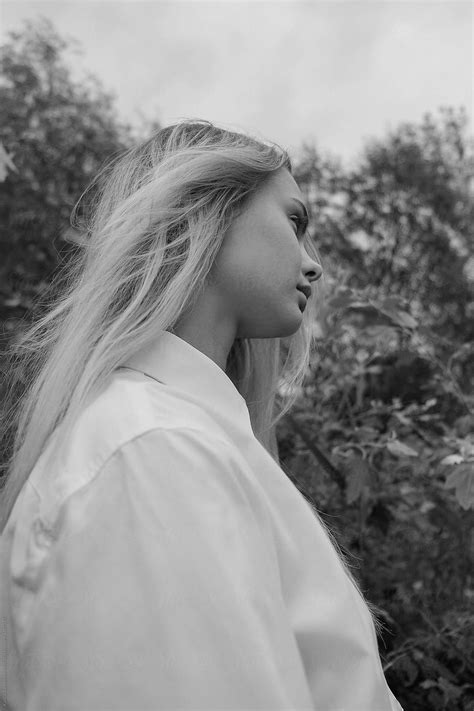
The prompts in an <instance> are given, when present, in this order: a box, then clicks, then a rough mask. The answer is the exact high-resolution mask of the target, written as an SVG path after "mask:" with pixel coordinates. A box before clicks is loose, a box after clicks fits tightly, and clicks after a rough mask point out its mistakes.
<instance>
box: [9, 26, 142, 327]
mask: <svg viewBox="0 0 474 711" xmlns="http://www.w3.org/2000/svg"><path fill="white" fill-rule="evenodd" d="M70 52H75V53H76V54H77V52H78V49H77V45H76V43H75V42H74V41H71V40H65V39H63V38H61V37H60V36H59V35H58V33H57V32H56V30H55V29H54V27H53V25H52V24H51V23H50V22H49V21H47V20H44V19H43V20H41V21H39V22H38V23H32V22H26V23H25V25H24V27H23V29H22V30H21V31H18V32H11V33H10V34H9V38H8V41H7V42H6V43H5V44H4V45H3V46H2V47H1V48H0V144H1V145H3V149H4V152H3V153H2V155H3V158H4V160H3V163H2V165H3V166H4V169H3V172H4V173H5V171H6V168H8V165H9V164H8V162H7V161H10V168H9V170H8V175H7V176H5V175H4V177H5V180H4V181H3V182H2V183H0V226H1V235H0V320H2V321H3V322H4V323H5V327H6V331H7V333H6V336H7V337H8V335H9V333H10V331H12V330H13V329H14V327H15V323H16V319H17V318H19V317H22V316H24V315H25V314H27V313H28V312H29V310H30V309H31V308H32V305H33V301H34V300H35V299H36V298H37V296H38V295H39V294H41V293H42V291H43V290H44V289H45V288H46V286H48V282H49V280H50V279H51V277H52V276H53V274H54V273H55V271H56V269H57V267H58V265H59V264H60V263H61V261H62V260H65V259H67V257H68V255H69V253H70V252H71V246H70V245H68V244H67V242H65V241H64V239H63V236H64V235H65V233H66V231H67V229H68V225H69V219H70V214H71V210H72V208H73V206H74V204H75V203H76V201H77V199H78V198H79V196H80V195H81V193H82V191H83V190H84V189H85V187H86V186H87V184H88V183H89V182H90V180H91V178H92V177H93V176H94V175H95V174H96V173H97V171H98V169H99V168H100V166H101V165H102V164H103V163H104V161H105V160H106V159H107V158H109V157H110V156H111V155H112V154H115V153H116V152H117V151H120V150H122V149H123V148H125V147H127V146H128V145H129V144H130V143H131V140H132V131H131V128H130V126H128V125H125V124H122V123H120V122H119V120H118V119H117V117H116V113H115V107H114V97H113V96H112V95H110V94H108V93H106V92H105V91H104V90H103V88H102V87H101V85H100V83H99V82H98V81H97V80H96V79H95V78H94V77H93V76H86V77H83V78H81V79H80V80H78V79H76V80H74V79H73V78H72V73H71V70H70V68H69V65H68V56H69V54H70ZM12 165H13V166H14V168H13V169H12V168H11V166H12ZM15 169H16V170H15Z"/></svg>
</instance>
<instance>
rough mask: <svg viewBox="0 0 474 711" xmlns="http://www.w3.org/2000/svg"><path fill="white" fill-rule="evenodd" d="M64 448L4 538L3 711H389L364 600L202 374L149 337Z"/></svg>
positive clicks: (0, 618)
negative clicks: (226, 710) (305, 710)
mask: <svg viewBox="0 0 474 711" xmlns="http://www.w3.org/2000/svg"><path fill="white" fill-rule="evenodd" d="M158 381H160V382H158ZM59 434H60V429H59V430H58V431H57V432H56V433H55V435H54V436H53V438H52V439H51V441H50V442H49V444H48V446H47V448H46V450H45V451H44V453H43V455H42V456H41V457H40V459H39V460H38V462H37V464H36V466H35V468H34V469H33V471H32V473H31V475H30V477H29V479H28V481H27V483H26V484H25V486H24V487H23V489H22V491H21V493H20V495H19V497H18V499H17V501H16V503H15V506H14V508H13V510H12V513H11V515H10V518H9V522H8V524H7V527H6V529H5V531H4V533H3V535H2V536H1V538H0V581H1V583H0V622H1V625H2V626H1V628H0V629H1V641H2V644H1V645H0V652H1V657H0V707H1V708H2V709H3V708H6V709H8V710H9V711H10V710H11V711H69V710H72V709H74V710H75V711H118V710H119V709H120V710H121V711H145V710H146V711H151V710H153V711H157V710H160V711H166V710H168V709H183V710H185V711H196V710H197V709H202V710H206V711H211V710H215V711H223V710H224V709H233V710H235V711H237V710H238V711H244V710H245V711H250V710H252V711H254V710H257V709H259V710H262V711H263V709H265V711H277V710H283V709H285V710H290V709H291V710H300V709H301V710H303V709H315V710H317V711H400V710H401V706H400V705H399V703H398V702H397V701H396V699H395V697H394V696H393V694H392V693H391V691H390V689H389V687H388V686H387V683H386V680H385V677H384V675H383V671H382V667H381V663H380V658H379V654H378V650H377V642H376V635H375V630H374V627H373V623H372V620H371V617H370V614H369V612H368V609H367V606H366V604H365V602H364V601H363V600H362V598H361V596H360V595H359V593H358V592H357V590H356V589H355V587H354V585H353V584H352V582H351V581H350V579H349V578H348V576H347V575H346V573H345V571H344V568H343V566H342V565H341V562H340V560H339V558H338V555H337V554H336V552H335V550H334V548H333V545H332V543H331V542H330V539H329V537H328V535H327V533H326V531H325V529H324V527H323V526H322V525H321V523H320V522H319V520H318V518H317V517H316V516H315V514H314V512H313V510H312V508H311V507H310V505H309V504H308V502H307V501H306V500H305V498H304V497H303V496H302V495H301V494H300V492H299V491H298V489H297V488H296V487H295V486H294V484H293V483H292V482H291V481H290V480H289V478H288V477H287V476H286V475H285V473H284V472H283V470H282V469H281V468H280V467H279V466H278V465H277V464H276V462H275V461H274V460H273V459H272V457H271V456H270V455H269V454H268V452H267V451H266V450H265V448H264V447H263V446H262V445H261V444H260V443H259V442H258V440H257V439H256V438H255V436H254V434H253V431H252V427H251V424H250V419H249V412H248V408H247V405H246V402H245V400H244V398H243V397H242V396H241V395H240V393H239V392H238V391H237V389H236V388H235V386H234V385H233V383H232V381H231V380H230V379H229V378H228V376H227V375H226V374H225V373H224V371H223V370H221V368H219V366H218V365H217V364H216V363H214V361H212V360H211V359H210V358H208V357H207V356H206V355H204V354H203V353H202V352H201V351H199V350H197V349H196V348H194V347H193V346H191V345H190V344H188V343H187V342H186V341H184V340H183V339H181V338H179V337H178V336H176V335H175V334H171V333H169V332H166V331H164V332H161V333H160V334H159V336H158V337H157V339H155V342H154V343H153V344H152V345H151V346H150V347H149V348H147V349H144V350H142V351H141V352H140V353H138V354H137V355H136V356H135V357H134V358H132V359H131V360H130V361H129V362H128V363H127V364H126V367H125V368H120V369H118V370H116V371H115V372H114V373H113V375H112V376H111V378H110V379H109V381H108V382H107V383H106V386H105V387H104V388H103V389H102V390H101V392H100V393H99V394H98V395H97V396H96V397H95V398H93V399H92V401H91V402H90V403H89V404H88V406H87V407H86V408H85V409H84V410H83V412H82V414H81V415H80V418H79V420H78V421H77V423H76V424H75V425H74V429H73V434H72V437H71V438H70V439H69V440H68V441H63V440H61V438H60V436H59ZM2 704H3V705H2Z"/></svg>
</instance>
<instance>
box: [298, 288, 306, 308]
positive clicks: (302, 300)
mask: <svg viewBox="0 0 474 711" xmlns="http://www.w3.org/2000/svg"><path fill="white" fill-rule="evenodd" d="M297 291H298V294H299V296H301V299H300V303H302V305H303V309H304V308H306V302H307V299H306V296H305V295H304V294H303V292H302V291H300V290H299V289H298V290H297Z"/></svg>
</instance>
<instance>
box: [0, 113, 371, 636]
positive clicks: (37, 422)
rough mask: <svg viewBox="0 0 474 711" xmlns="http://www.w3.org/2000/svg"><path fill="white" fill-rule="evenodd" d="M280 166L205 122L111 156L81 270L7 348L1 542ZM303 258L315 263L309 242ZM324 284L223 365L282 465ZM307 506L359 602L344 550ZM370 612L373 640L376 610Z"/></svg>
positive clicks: (189, 299) (282, 157) (89, 202)
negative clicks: (103, 392) (290, 327)
mask: <svg viewBox="0 0 474 711" xmlns="http://www.w3.org/2000/svg"><path fill="white" fill-rule="evenodd" d="M282 168H284V169H287V170H288V171H289V172H290V173H291V171H292V165H291V161H290V158H289V156H288V154H287V152H286V151H284V150H283V149H282V148H281V147H279V146H278V145H277V144H275V143H271V144H270V143H268V144H267V143H263V142H262V141H259V140H256V139H254V138H252V137H250V136H247V135H244V134H241V133H236V132H231V131H228V130H225V129H222V128H219V127H217V126H215V125H213V124H212V123H210V122H208V121H201V120H200V121H182V122H180V123H177V124H174V125H172V126H168V127H166V128H164V129H162V130H159V131H157V132H156V133H155V134H154V135H153V136H152V137H151V138H150V139H149V140H147V141H145V142H143V143H141V144H140V145H137V146H135V147H133V148H130V149H129V150H127V151H125V152H124V153H122V154H120V155H118V156H117V157H115V158H113V159H112V160H111V161H110V162H109V163H108V164H107V165H106V166H105V167H104V168H103V170H102V171H101V172H100V173H99V175H98V176H97V177H96V178H95V179H94V180H93V182H92V183H91V185H90V186H89V187H88V188H87V190H86V191H85V192H84V193H83V195H82V196H81V198H80V199H79V201H78V203H77V204H76V206H75V208H74V211H73V215H72V221H73V222H74V223H75V225H76V226H77V227H78V228H79V234H81V235H82V238H81V239H80V251H79V253H78V254H77V255H76V256H77V259H74V260H72V261H71V262H70V264H69V266H68V268H67V269H66V270H65V271H64V273H63V275H62V279H63V280H64V284H65V287H64V288H63V290H62V293H61V295H60V296H58V297H56V298H55V300H54V301H53V304H52V308H50V310H49V311H47V313H46V314H45V315H44V316H42V317H41V318H39V319H38V320H37V321H36V322H35V323H34V324H33V325H31V326H30V327H29V328H28V329H27V330H26V331H25V333H23V334H22V335H21V337H20V338H19V340H18V341H17V342H16V344H14V345H12V346H11V348H10V351H9V359H10V362H11V365H12V367H11V372H12V373H13V374H14V373H15V372H16V373H17V375H16V376H15V375H14V378H13V380H12V382H11V384H10V392H11V393H15V386H16V384H17V382H20V381H22V380H23V379H25V378H26V379H27V383H26V387H24V392H23V394H22V397H20V398H18V399H16V400H15V396H14V395H13V397H12V399H13V400H14V405H12V407H11V408H9V409H6V410H5V412H4V415H3V417H4V419H5V420H8V419H9V420H10V422H8V423H7V427H8V428H9V431H10V432H12V433H13V448H12V454H11V457H10V460H9V462H8V464H7V475H6V477H4V480H5V481H4V485H3V489H2V496H1V498H0V533H1V532H2V531H3V529H4V527H5V525H6V523H7V520H8V517H9V515H10V513H11V510H12V508H13V506H14V503H15V501H16V498H17V497H18V494H19V493H20V491H21V489H22V487H23V484H24V483H25V482H26V480H27V479H28V477H29V474H30V473H31V471H32V469H33V467H34V465H35V463H36V461H37V459H38V457H39V456H40V454H41V452H42V451H43V449H44V447H45V445H46V442H47V440H48V438H49V437H50V435H51V434H52V433H53V431H54V430H55V428H56V427H57V426H58V425H59V424H62V427H63V437H64V438H67V436H68V433H70V430H71V428H72V426H73V424H74V421H75V419H76V417H77V415H78V414H79V413H80V411H81V409H82V408H83V406H84V405H85V403H86V401H87V400H88V399H89V398H90V397H92V396H93V395H94V393H95V392H97V391H98V390H99V389H100V388H101V386H102V385H103V384H104V382H105V380H106V379H107V378H108V376H109V375H110V374H111V373H112V371H113V370H114V369H115V368H117V367H118V366H119V365H121V364H122V363H124V362H125V361H127V360H128V358H129V357H130V356H131V355H132V354H133V353H134V352H136V351H137V350H139V349H140V348H141V347H143V346H146V345H147V343H148V342H149V341H150V340H151V339H152V338H153V337H154V335H155V334H156V333H157V331H159V330H171V331H172V330H173V326H174V325H175V324H176V322H177V320H178V318H179V316H180V315H181V313H182V312H183V310H184V309H187V308H189V307H192V305H193V303H194V300H195V299H197V297H198V295H199V290H200V288H202V285H203V284H204V283H205V282H206V279H207V277H208V275H209V272H210V270H211V267H212V264H213V262H214V259H215V257H216V255H217V253H218V251H219V249H220V247H221V245H222V242H223V240H224V236H225V233H226V230H227V228H228V227H229V225H230V224H231V223H232V221H233V219H234V218H235V216H236V215H237V214H238V213H239V211H240V210H242V209H243V208H244V207H245V200H246V198H247V197H249V196H251V195H252V194H253V193H254V192H255V191H256V190H257V188H258V187H259V186H261V185H262V184H263V183H264V182H265V180H267V179H268V178H270V177H271V176H272V175H273V174H274V173H275V172H276V171H278V170H280V169H282ZM80 212H82V213H83V214H82V215H81V216H79V213H80ZM305 247H306V250H307V252H308V254H309V255H310V256H311V257H312V258H313V259H315V260H317V261H320V258H319V254H318V251H317V249H316V247H315V245H314V243H313V242H312V240H311V238H310V237H309V235H308V233H307V234H306V235H305ZM319 281H321V282H322V285H320V284H319V282H316V283H314V284H313V295H312V297H311V298H310V299H309V301H308V304H307V307H306V309H305V310H304V313H303V320H302V324H301V326H300V328H299V329H298V331H297V332H296V333H295V334H294V335H292V336H288V337H286V338H284V339H280V338H267V339H258V338H252V339H248V338H242V339H237V340H236V341H235V342H234V344H233V346H232V348H231V351H230V353H229V357H228V361H227V369H226V372H227V375H228V376H229V377H230V378H231V380H232V382H233V383H234V385H235V386H236V388H237V389H238V390H239V392H240V393H241V395H242V396H243V397H244V398H245V400H246V402H247V405H248V408H249V414H250V420H251V423H252V429H253V431H254V434H255V436H256V438H257V439H258V440H259V441H260V442H261V444H262V445H263V446H264V447H265V448H266V449H267V451H268V452H269V453H270V455H271V456H272V457H273V458H274V459H275V461H276V462H277V463H279V460H278V450H277V444H276V434H275V427H276V423H277V422H278V421H279V420H280V419H281V418H282V417H283V415H284V414H285V413H286V412H287V411H288V410H289V409H290V408H291V407H292V406H293V404H294V402H295V400H296V399H297V397H298V394H299V390H300V387H301V385H302V384H303V381H304V378H305V375H306V373H307V370H308V366H309V360H310V354H311V352H312V350H313V348H314V347H315V346H316V330H315V325H316V321H317V318H318V316H319V310H320V308H322V305H323V296H324V279H320V280H319ZM305 498H306V497H305ZM306 500H307V502H308V504H309V505H310V506H311V508H312V510H313V512H314V514H315V516H316V517H317V518H318V520H319V521H320V523H321V525H322V526H323V527H324V528H325V530H326V531H327V532H328V535H329V537H330V539H331V541H332V542H333V544H334V546H335V549H336V551H337V552H338V553H339V556H340V558H341V561H342V564H343V566H344V568H345V570H346V572H347V574H348V576H349V577H350V579H351V580H352V582H353V583H354V585H355V587H356V589H357V591H358V592H359V594H360V595H361V597H362V598H364V596H363V594H362V592H361V591H360V588H359V586H358V584H357V581H356V580H355V578H354V576H353V575H352V573H351V571H350V570H349V567H348V565H349V564H348V562H347V561H346V559H345V553H344V552H343V551H342V550H341V548H340V547H339V546H338V543H337V541H336V539H335V538H334V535H333V534H332V533H331V531H330V530H329V529H328V527H327V526H326V525H325V523H324V522H323V521H322V519H321V518H320V516H319V513H318V511H317V509H316V507H315V506H314V504H313V502H312V501H309V500H308V499H306ZM366 602H367V601H366ZM367 605H368V607H369V610H370V611H371V613H372V615H373V617H374V623H375V626H376V628H377V630H379V631H380V629H381V627H382V625H381V624H380V622H379V621H378V620H377V619H376V617H375V614H376V612H377V610H378V608H376V607H375V606H374V605H372V604H371V603H368V602H367Z"/></svg>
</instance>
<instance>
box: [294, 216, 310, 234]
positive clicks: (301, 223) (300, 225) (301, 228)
mask: <svg viewBox="0 0 474 711" xmlns="http://www.w3.org/2000/svg"><path fill="white" fill-rule="evenodd" d="M290 220H292V221H293V223H294V224H295V225H296V234H297V235H298V237H301V236H302V235H303V234H304V233H305V231H306V227H307V222H306V220H305V218H304V217H300V216H299V215H291V217H290Z"/></svg>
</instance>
